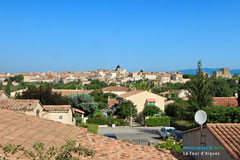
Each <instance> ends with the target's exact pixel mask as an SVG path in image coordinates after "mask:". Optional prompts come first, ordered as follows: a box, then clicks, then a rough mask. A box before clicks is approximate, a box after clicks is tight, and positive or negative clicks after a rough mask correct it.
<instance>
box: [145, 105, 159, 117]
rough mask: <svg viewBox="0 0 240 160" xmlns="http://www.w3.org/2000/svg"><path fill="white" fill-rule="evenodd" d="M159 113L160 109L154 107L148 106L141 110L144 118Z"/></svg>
mask: <svg viewBox="0 0 240 160" xmlns="http://www.w3.org/2000/svg"><path fill="white" fill-rule="evenodd" d="M159 112H160V108H158V107H157V106H155V105H148V106H146V107H145V108H144V109H143V114H144V116H153V115H154V114H158V113H159Z"/></svg>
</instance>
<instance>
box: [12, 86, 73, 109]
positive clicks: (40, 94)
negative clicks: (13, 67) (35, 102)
mask: <svg viewBox="0 0 240 160" xmlns="http://www.w3.org/2000/svg"><path fill="white" fill-rule="evenodd" d="M15 97H16V98H17V99H39V100H40V102H41V104H43V105H65V104H69V100H68V98H67V97H63V96H62V95H61V93H55V92H52V88H51V87H49V86H47V87H42V86H40V87H36V86H30V87H28V89H27V90H26V91H23V92H22V93H17V94H16V96H15Z"/></svg>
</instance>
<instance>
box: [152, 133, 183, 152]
mask: <svg viewBox="0 0 240 160" xmlns="http://www.w3.org/2000/svg"><path fill="white" fill-rule="evenodd" d="M155 147H156V148H163V149H167V150H171V151H174V152H178V153H182V141H179V142H175V141H174V139H173V137H169V138H168V139H166V140H163V143H159V144H157V145H155Z"/></svg>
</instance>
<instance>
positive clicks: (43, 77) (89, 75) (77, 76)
mask: <svg viewBox="0 0 240 160" xmlns="http://www.w3.org/2000/svg"><path fill="white" fill-rule="evenodd" d="M19 74H22V75H23V76H24V80H23V81H24V82H59V81H60V80H61V81H62V82H64V83H68V82H72V81H80V82H81V84H82V86H84V85H86V84H90V81H89V79H98V80H100V81H104V82H105V83H108V84H110V83H116V84H118V85H120V84H125V83H126V82H128V81H137V80H144V79H149V80H154V81H156V82H158V83H159V84H163V83H167V82H170V83H177V82H180V83H185V82H186V81H188V79H183V74H182V73H180V72H173V73H168V72H145V71H143V70H141V71H139V72H127V70H126V69H121V67H120V66H119V65H118V66H117V67H116V69H115V70H107V69H98V70H96V71H83V72H78V71H71V72H70V71H62V72H51V71H47V72H44V73H40V72H31V73H23V72H20V73H0V81H4V80H5V79H6V78H9V77H12V76H15V75H19ZM14 84H15V83H14ZM6 85H7V82H6ZM16 85H17V84H16Z"/></svg>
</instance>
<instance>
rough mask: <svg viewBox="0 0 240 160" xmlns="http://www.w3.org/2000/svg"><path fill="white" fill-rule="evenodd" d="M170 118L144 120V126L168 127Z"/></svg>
mask: <svg viewBox="0 0 240 160" xmlns="http://www.w3.org/2000/svg"><path fill="white" fill-rule="evenodd" d="M169 123H170V117H167V116H165V117H150V118H149V119H147V120H146V125H147V126H150V127H153V126H169Z"/></svg>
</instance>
